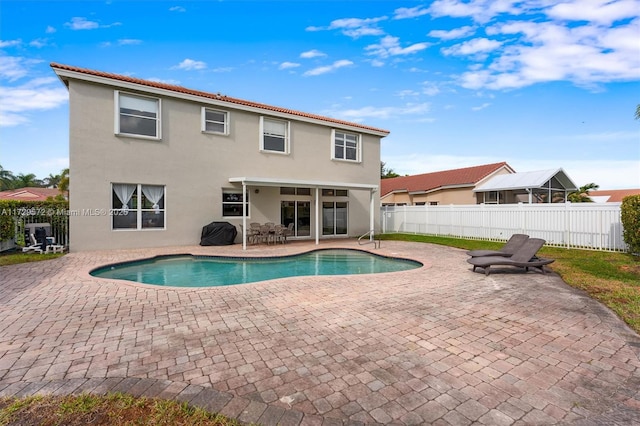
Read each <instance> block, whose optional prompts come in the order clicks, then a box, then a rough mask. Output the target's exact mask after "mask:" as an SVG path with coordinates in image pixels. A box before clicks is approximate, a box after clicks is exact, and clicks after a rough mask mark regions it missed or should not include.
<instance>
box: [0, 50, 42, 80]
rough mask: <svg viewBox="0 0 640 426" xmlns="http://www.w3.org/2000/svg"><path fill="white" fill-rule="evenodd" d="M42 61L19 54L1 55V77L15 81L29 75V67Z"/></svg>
mask: <svg viewBox="0 0 640 426" xmlns="http://www.w3.org/2000/svg"><path fill="white" fill-rule="evenodd" d="M40 62H42V61H40V60H37V59H26V58H22V57H19V56H0V79H4V80H9V81H15V80H18V79H20V78H22V77H24V76H26V75H27V73H28V72H29V67H31V66H32V65H35V64H38V63H40Z"/></svg>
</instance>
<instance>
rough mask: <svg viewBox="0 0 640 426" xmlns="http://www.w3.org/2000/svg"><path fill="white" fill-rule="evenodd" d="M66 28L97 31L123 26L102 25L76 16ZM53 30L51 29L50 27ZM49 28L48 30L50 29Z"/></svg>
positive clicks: (118, 23)
mask: <svg viewBox="0 0 640 426" xmlns="http://www.w3.org/2000/svg"><path fill="white" fill-rule="evenodd" d="M64 25H65V27H69V28H70V29H72V30H74V31H76V30H95V29H96V28H109V27H115V26H118V25H122V24H121V23H120V22H114V23H113V24H108V25H101V24H99V23H98V22H96V21H89V20H88V19H87V18H84V17H81V16H74V17H73V18H71V22H66V23H65V24H64ZM48 28H51V27H48ZM48 28H47V29H48Z"/></svg>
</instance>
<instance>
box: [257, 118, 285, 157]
mask: <svg viewBox="0 0 640 426" xmlns="http://www.w3.org/2000/svg"><path fill="white" fill-rule="evenodd" d="M265 121H272V122H279V123H283V124H284V125H285V135H284V151H275V150H272V149H265V147H264V127H265V125H264V124H265ZM260 151H261V152H268V153H270V154H281V155H289V153H290V152H291V123H290V122H289V121H286V120H280V119H277V118H272V117H264V116H262V117H260Z"/></svg>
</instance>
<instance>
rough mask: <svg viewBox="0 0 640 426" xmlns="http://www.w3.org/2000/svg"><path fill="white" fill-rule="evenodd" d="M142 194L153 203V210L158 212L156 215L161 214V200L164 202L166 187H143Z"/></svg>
mask: <svg viewBox="0 0 640 426" xmlns="http://www.w3.org/2000/svg"><path fill="white" fill-rule="evenodd" d="M142 193H143V194H144V196H145V197H147V199H148V200H149V201H151V202H152V203H153V209H154V210H155V211H156V214H160V204H159V203H160V200H162V196H163V195H164V187H163V186H155V185H153V186H152V185H142Z"/></svg>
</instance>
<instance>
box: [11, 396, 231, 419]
mask: <svg viewBox="0 0 640 426" xmlns="http://www.w3.org/2000/svg"><path fill="white" fill-rule="evenodd" d="M88 424H89V425H98V426H102V425H140V426H153V425H167V426H169V425H176V426H183V425H184V426H186V425H189V426H191V425H194V426H239V425H240V423H239V422H238V421H236V420H233V419H229V418H226V417H224V416H222V415H220V414H215V413H209V412H207V411H205V410H203V409H200V408H196V407H192V406H189V405H187V404H186V403H179V402H175V401H167V400H159V399H155V398H144V397H140V398H136V397H133V396H130V395H123V394H121V393H112V394H107V395H103V396H100V395H90V394H81V395H75V396H72V395H68V396H34V397H26V398H19V399H18V398H0V425H1V426H7V425H41V426H58V425H60V426H61V425H64V426H79V425H88Z"/></svg>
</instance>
